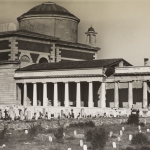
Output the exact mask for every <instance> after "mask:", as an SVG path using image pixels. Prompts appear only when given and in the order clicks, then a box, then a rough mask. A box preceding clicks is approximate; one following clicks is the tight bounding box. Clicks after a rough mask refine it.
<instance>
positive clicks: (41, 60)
mask: <svg viewBox="0 0 150 150" xmlns="http://www.w3.org/2000/svg"><path fill="white" fill-rule="evenodd" d="M42 63H48V61H47V59H46V58H44V57H42V58H41V59H40V60H39V64H42Z"/></svg>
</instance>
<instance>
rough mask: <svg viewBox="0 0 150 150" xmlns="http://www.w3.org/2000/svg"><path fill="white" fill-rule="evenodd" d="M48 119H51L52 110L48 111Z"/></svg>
mask: <svg viewBox="0 0 150 150" xmlns="http://www.w3.org/2000/svg"><path fill="white" fill-rule="evenodd" d="M48 119H51V112H50V111H48Z"/></svg>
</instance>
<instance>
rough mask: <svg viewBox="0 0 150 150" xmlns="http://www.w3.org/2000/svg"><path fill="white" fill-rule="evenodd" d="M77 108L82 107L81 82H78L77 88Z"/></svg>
mask: <svg viewBox="0 0 150 150" xmlns="http://www.w3.org/2000/svg"><path fill="white" fill-rule="evenodd" d="M76 89H77V90H76V107H81V91H80V82H77V88H76Z"/></svg>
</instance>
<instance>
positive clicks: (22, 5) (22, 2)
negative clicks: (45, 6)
mask: <svg viewBox="0 0 150 150" xmlns="http://www.w3.org/2000/svg"><path fill="white" fill-rule="evenodd" d="M47 1H48V0H18V1H17V0H0V23H7V22H15V23H17V20H16V18H17V17H19V16H20V15H22V14H23V13H25V12H27V11H28V10H29V9H31V8H32V7H34V6H36V5H39V4H41V3H43V2H47ZM53 2H55V3H57V4H58V5H61V6H62V7H64V8H66V9H67V10H68V11H70V12H71V13H72V14H74V15H75V16H77V17H78V18H79V19H80V20H81V21H80V23H79V35H78V42H79V43H84V44H85V42H86V35H85V32H86V31H87V30H88V28H89V27H90V26H91V24H92V27H93V28H94V29H95V31H96V32H98V35H97V46H98V47H100V48H101V50H100V51H99V53H98V59H104V58H105V59H107V58H124V59H125V60H127V61H128V62H130V63H132V64H133V65H143V64H144V63H143V59H144V58H150V0H70V1H69V0H53Z"/></svg>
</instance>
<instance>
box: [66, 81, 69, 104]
mask: <svg viewBox="0 0 150 150" xmlns="http://www.w3.org/2000/svg"><path fill="white" fill-rule="evenodd" d="M65 107H69V83H68V82H66V83H65Z"/></svg>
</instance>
